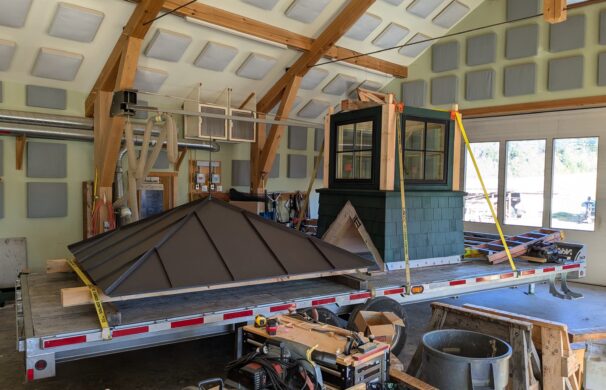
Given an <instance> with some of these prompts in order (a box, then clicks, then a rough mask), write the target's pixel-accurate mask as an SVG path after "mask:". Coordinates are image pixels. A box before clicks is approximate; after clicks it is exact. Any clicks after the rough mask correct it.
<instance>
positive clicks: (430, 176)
mask: <svg viewBox="0 0 606 390" xmlns="http://www.w3.org/2000/svg"><path fill="white" fill-rule="evenodd" d="M446 147H447V145H446V125H445V124H443V123H435V122H428V121H417V120H406V122H405V136H404V178H405V179H406V180H407V181H411V182H428V183H431V182H436V183H440V182H444V181H445V180H446V150H447V149H446Z"/></svg>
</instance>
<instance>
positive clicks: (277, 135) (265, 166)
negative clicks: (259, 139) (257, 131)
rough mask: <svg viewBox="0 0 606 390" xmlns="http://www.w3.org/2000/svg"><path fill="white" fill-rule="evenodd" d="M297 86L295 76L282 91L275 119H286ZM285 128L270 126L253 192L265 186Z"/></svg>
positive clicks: (298, 83)
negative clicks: (262, 185)
mask: <svg viewBox="0 0 606 390" xmlns="http://www.w3.org/2000/svg"><path fill="white" fill-rule="evenodd" d="M299 85H301V76H295V77H294V79H293V80H292V82H291V83H290V84H289V85H288V86H287V87H286V90H285V91H284V96H283V97H282V101H281V103H280V107H279V108H278V113H277V114H276V119H278V120H281V119H284V118H287V117H288V113H289V112H290V111H291V110H292V106H293V104H294V102H295V99H296V98H297V92H298V91H299ZM285 127H286V126H283V125H272V126H271V128H270V130H269V135H268V136H267V139H266V140H265V144H264V145H263V150H262V151H261V156H260V158H259V163H258V170H259V172H260V176H259V178H258V181H257V182H256V183H253V188H254V189H255V190H258V189H259V188H260V186H261V184H265V181H266V180H267V176H268V174H269V172H270V171H271V167H272V165H273V163H274V160H275V158H276V152H277V150H278V147H279V146H280V140H281V139H282V135H283V134H284V128H285Z"/></svg>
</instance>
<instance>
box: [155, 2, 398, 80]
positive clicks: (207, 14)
mask: <svg viewBox="0 0 606 390" xmlns="http://www.w3.org/2000/svg"><path fill="white" fill-rule="evenodd" d="M356 2H357V1H356ZM186 3H187V0H167V1H166V6H165V9H166V10H172V9H175V8H177V7H179V6H182V5H184V4H186ZM175 14H176V15H181V16H189V17H191V18H194V19H197V20H201V21H203V22H206V23H210V24H215V25H217V26H221V27H224V28H228V29H231V30H234V31H238V32H241V33H244V34H249V35H251V36H254V37H257V38H262V39H267V40H269V41H272V42H276V43H280V44H283V45H286V46H288V47H290V48H291V49H295V50H301V51H309V50H310V49H311V46H312V45H313V42H314V39H312V38H308V37H306V36H304V35H300V34H297V33H295V32H292V31H290V30H287V29H284V28H280V27H275V26H272V25H271V24H267V23H264V22H260V21H258V20H255V19H251V18H248V17H246V16H242V15H238V14H235V13H233V12H229V11H225V10H222V9H219V8H215V7H212V6H210V5H206V4H202V3H200V2H196V3H193V4H190V5H188V6H187V7H183V8H181V9H179V10H178V11H176V12H175ZM360 54H361V53H359V52H357V51H354V50H350V49H346V48H343V47H339V46H333V47H331V48H329V49H328V50H327V51H326V52H325V53H323V56H324V57H327V58H330V59H333V60H344V61H345V62H347V63H350V64H355V65H359V66H362V67H364V68H368V69H373V70H376V71H379V72H383V73H387V74H390V75H392V76H394V77H403V78H405V77H407V75H408V68H407V67H406V66H403V65H400V64H397V63H393V62H389V61H385V60H382V59H379V58H376V57H372V56H362V57H356V58H349V59H345V58H348V57H352V56H357V55H360Z"/></svg>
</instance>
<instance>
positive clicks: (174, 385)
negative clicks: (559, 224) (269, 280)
mask: <svg viewBox="0 0 606 390" xmlns="http://www.w3.org/2000/svg"><path fill="white" fill-rule="evenodd" d="M572 288H573V289H574V290H575V291H579V292H581V293H583V294H584V295H585V298H584V299H581V300H576V301H563V300H560V299H557V298H554V297H552V296H551V295H549V291H548V286H547V285H538V286H537V289H536V295H533V296H528V295H526V294H524V292H525V291H526V290H525V289H522V288H513V289H501V290H495V291H489V292H483V293H476V294H470V295H466V296H462V297H460V298H449V299H444V300H442V301H443V302H447V303H451V304H455V305H463V304H464V303H473V304H476V305H483V306H488V307H492V308H496V309H503V310H509V311H512V312H516V313H520V314H526V315H532V316H536V317H541V318H545V319H549V320H553V321H559V322H564V323H566V324H568V326H569V328H570V329H580V328H590V327H598V326H600V327H604V326H606V312H604V299H605V298H606V288H605V287H595V286H588V285H581V284H573V285H572ZM406 311H407V315H408V342H407V346H406V348H405V349H404V350H403V352H402V353H401V355H400V359H401V360H402V361H403V362H404V364H405V365H407V364H408V361H409V360H410V358H411V356H412V354H413V353H414V351H415V349H416V347H417V345H418V343H419V340H420V338H421V336H422V334H423V332H424V329H425V326H426V324H427V322H428V320H429V317H430V315H431V309H430V306H429V303H418V304H414V305H409V306H407V307H406ZM14 321H15V313H14V306H13V305H10V304H9V305H7V306H6V307H4V308H1V309H0V390H4V389H62V390H68V389H181V388H183V387H185V386H187V385H192V384H195V383H196V382H197V381H198V380H201V379H204V378H208V377H211V376H220V375H222V374H223V367H224V366H225V364H226V363H227V362H228V361H230V360H231V357H232V355H233V345H234V341H233V337H232V336H221V337H215V338H212V339H206V340H198V341H192V342H187V343H182V344H177V345H170V346H164V347H157V348H150V349H145V350H140V351H132V352H126V353H121V354H117V355H110V356H103V357H98V358H93V359H86V360H82V361H76V362H69V363H64V364H60V365H58V367H57V376H56V377H54V378H51V379H46V380H42V381H38V382H34V383H29V384H24V380H23V379H24V368H23V355H22V354H20V353H18V352H16V351H15V323H14Z"/></svg>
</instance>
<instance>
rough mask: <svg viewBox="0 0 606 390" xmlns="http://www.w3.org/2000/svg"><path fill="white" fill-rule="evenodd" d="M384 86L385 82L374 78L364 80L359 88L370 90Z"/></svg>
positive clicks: (376, 89)
mask: <svg viewBox="0 0 606 390" xmlns="http://www.w3.org/2000/svg"><path fill="white" fill-rule="evenodd" d="M381 87H383V83H380V82H378V81H374V80H364V81H362V83H360V85H359V86H358V88H363V89H368V90H369V91H378V90H380V89H381Z"/></svg>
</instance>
